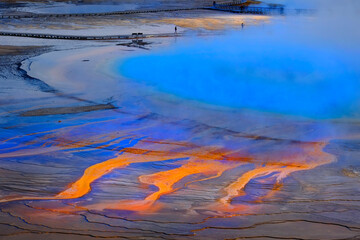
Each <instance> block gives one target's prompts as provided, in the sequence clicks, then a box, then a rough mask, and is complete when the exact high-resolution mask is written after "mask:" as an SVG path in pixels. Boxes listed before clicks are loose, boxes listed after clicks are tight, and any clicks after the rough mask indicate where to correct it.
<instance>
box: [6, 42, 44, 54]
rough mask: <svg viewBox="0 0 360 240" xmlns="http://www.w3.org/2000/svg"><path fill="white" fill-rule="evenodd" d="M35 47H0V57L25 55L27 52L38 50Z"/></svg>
mask: <svg viewBox="0 0 360 240" xmlns="http://www.w3.org/2000/svg"><path fill="white" fill-rule="evenodd" d="M39 48H41V47H37V46H7V45H0V56H1V55H4V56H6V55H20V54H24V53H26V52H27V51H28V50H34V49H39Z"/></svg>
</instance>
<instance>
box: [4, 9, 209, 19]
mask: <svg viewBox="0 0 360 240" xmlns="http://www.w3.org/2000/svg"><path fill="white" fill-rule="evenodd" d="M201 9H208V8H207V7H196V8H175V9H149V10H136V11H116V12H102V13H60V14H57V13H54V14H40V13H39V14H37V13H32V14H22V15H19V14H6V15H0V19H1V18H2V19H12V18H15V19H20V18H62V17H89V16H91V17H95V16H111V15H126V14H140V13H156V12H175V11H191V10H201Z"/></svg>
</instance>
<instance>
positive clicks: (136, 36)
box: [0, 32, 181, 40]
mask: <svg viewBox="0 0 360 240" xmlns="http://www.w3.org/2000/svg"><path fill="white" fill-rule="evenodd" d="M0 36H11V37H28V38H46V39H65V40H116V39H139V38H161V37H174V36H181V34H179V33H177V34H174V33H157V34H142V33H139V34H138V33H136V34H135V33H132V34H128V35H106V36H82V35H78V36H76V35H58V34H47V33H15V32H0Z"/></svg>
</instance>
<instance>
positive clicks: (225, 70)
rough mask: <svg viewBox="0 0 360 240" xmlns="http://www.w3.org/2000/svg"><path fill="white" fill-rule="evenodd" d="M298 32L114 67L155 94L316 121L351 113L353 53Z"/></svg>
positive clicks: (204, 42)
mask: <svg viewBox="0 0 360 240" xmlns="http://www.w3.org/2000/svg"><path fill="white" fill-rule="evenodd" d="M272 30H273V29H272ZM261 31H262V32H263V33H264V34H265V37H261V35H260V33H261ZM287 34H289V33H287ZM299 36H301V34H298V35H297V36H294V37H289V36H286V37H284V34H282V32H281V31H280V30H275V32H271V34H267V33H266V31H264V30H263V29H260V30H259V28H257V29H256V30H250V29H249V30H248V31H247V32H246V31H243V32H236V33H234V32H233V33H229V34H227V35H225V36H222V37H214V38H212V39H210V40H209V39H197V40H193V41H189V42H187V43H183V44H178V45H177V46H175V47H173V48H169V49H166V50H160V51H152V52H151V53H149V54H144V55H139V56H135V57H131V58H128V59H125V60H121V61H120V62H119V64H118V70H119V71H120V74H121V75H123V76H125V77H127V78H129V79H132V80H135V81H138V82H141V83H143V84H145V85H149V86H151V87H153V88H155V89H156V90H157V91H160V92H166V93H170V94H172V95H176V96H178V97H181V98H185V99H191V100H197V101H199V102H204V103H208V104H214V105H220V106H226V107H233V108H246V109H253V110H260V111H264V112H271V113H280V114H288V115H295V116H302V117H309V118H316V119H328V118H341V117H353V116H356V113H357V112H358V109H359V100H360V83H359V79H360V78H359V76H360V68H359V65H360V64H359V62H358V61H357V55H356V51H354V52H352V51H348V50H344V49H341V48H338V46H337V45H336V46H335V45H331V44H321V41H318V40H314V41H311V39H310V40H309V39H299V38H298V37H299Z"/></svg>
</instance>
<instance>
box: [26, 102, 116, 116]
mask: <svg viewBox="0 0 360 240" xmlns="http://www.w3.org/2000/svg"><path fill="white" fill-rule="evenodd" d="M115 108H116V107H115V106H114V105H112V104H110V103H108V104H97V105H91V106H76V107H55V108H41V109H35V110H29V111H26V112H22V113H21V114H20V116H22V117H33V116H48V115H59V114H75V113H83V112H92V111H99V110H108V109H115Z"/></svg>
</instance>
